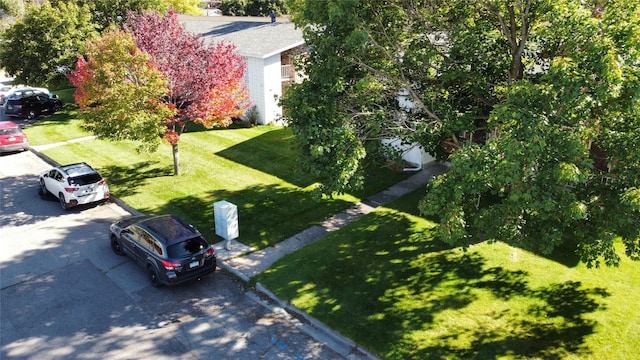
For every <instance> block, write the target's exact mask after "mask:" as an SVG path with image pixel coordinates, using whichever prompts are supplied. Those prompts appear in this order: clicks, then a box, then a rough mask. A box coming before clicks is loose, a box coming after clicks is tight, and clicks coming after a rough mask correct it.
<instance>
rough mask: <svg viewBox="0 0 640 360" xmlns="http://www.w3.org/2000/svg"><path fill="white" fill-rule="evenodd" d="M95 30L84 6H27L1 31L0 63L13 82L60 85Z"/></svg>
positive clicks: (69, 4)
mask: <svg viewBox="0 0 640 360" xmlns="http://www.w3.org/2000/svg"><path fill="white" fill-rule="evenodd" d="M96 34H97V33H96V29H95V26H94V24H93V22H92V20H91V14H90V12H89V8H88V7H86V6H78V5H76V3H74V2H60V4H59V5H58V6H55V7H52V6H51V5H49V4H48V3H45V4H44V5H42V6H30V7H29V8H28V10H27V13H26V14H25V16H24V18H22V19H20V20H18V21H17V22H16V23H14V24H12V25H11V26H10V27H9V28H8V29H7V30H6V31H5V32H4V33H3V34H2V42H0V63H2V66H3V67H4V69H5V70H6V72H7V73H8V74H9V75H11V76H13V77H14V78H15V80H14V82H15V83H22V84H28V85H32V86H49V85H52V86H56V85H57V86H59V85H60V84H62V83H64V80H65V74H66V73H67V72H68V70H69V69H71V68H72V67H73V65H74V63H75V60H76V54H77V53H78V52H82V51H83V47H84V42H85V41H86V40H87V39H90V38H92V37H93V36H95V35H96ZM67 84H68V83H67ZM57 86H56V87H57Z"/></svg>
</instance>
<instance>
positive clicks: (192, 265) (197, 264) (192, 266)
mask: <svg viewBox="0 0 640 360" xmlns="http://www.w3.org/2000/svg"><path fill="white" fill-rule="evenodd" d="M198 266H200V261H192V262H191V263H189V269H193V268H194V267H198Z"/></svg>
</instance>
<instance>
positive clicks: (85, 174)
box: [40, 163, 109, 210]
mask: <svg viewBox="0 0 640 360" xmlns="http://www.w3.org/2000/svg"><path fill="white" fill-rule="evenodd" d="M40 189H42V194H43V195H47V194H51V195H53V196H55V197H57V198H58V200H59V201H60V206H62V208H63V209H65V210H67V209H69V208H70V207H72V206H76V205H81V204H90V203H93V202H96V201H101V200H106V199H108V198H109V185H107V181H106V180H105V179H103V178H102V176H100V174H98V172H97V171H95V170H94V169H93V168H92V167H91V166H89V165H87V164H86V163H77V164H71V165H65V166H60V167H57V168H53V169H51V170H48V171H47V172H45V173H43V174H42V175H40Z"/></svg>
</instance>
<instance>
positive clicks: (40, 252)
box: [0, 152, 343, 359]
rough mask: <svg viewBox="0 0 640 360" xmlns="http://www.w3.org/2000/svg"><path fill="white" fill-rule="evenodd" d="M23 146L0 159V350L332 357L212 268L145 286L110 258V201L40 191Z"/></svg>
mask: <svg viewBox="0 0 640 360" xmlns="http://www.w3.org/2000/svg"><path fill="white" fill-rule="evenodd" d="M47 168H49V166H48V165H47V164H46V163H45V162H43V161H42V160H41V159H40V158H38V157H37V156H36V155H34V154H33V153H31V152H24V153H18V154H9V155H2V156H0V319H1V321H0V339H1V340H0V341H1V343H0V351H1V352H0V358H2V359H36V358H37V359H73V358H82V359H143V358H144V359H146V358H152V359H339V358H343V357H342V356H340V355H339V354H337V353H335V352H334V351H332V350H331V349H330V348H328V347H327V346H325V345H324V344H322V343H320V342H318V341H315V340H314V339H313V338H312V337H310V336H309V335H308V334H306V333H305V332H303V331H301V330H300V328H299V326H298V325H297V324H296V323H295V321H290V320H289V319H287V318H285V317H283V316H280V315H279V314H278V313H277V312H274V311H272V310H270V309H269V308H267V307H265V306H263V305H262V304H260V303H259V302H257V301H255V300H254V299H253V298H252V297H250V296H248V295H247V293H245V291H244V289H243V285H242V284H240V283H238V282H236V281H235V280H234V279H233V278H231V277H229V276H227V274H226V273H225V272H223V271H221V270H217V271H216V273H215V274H212V275H211V276H209V277H205V278H203V279H202V280H200V281H195V282H192V283H188V284H185V285H180V286H177V287H162V288H153V287H151V286H150V284H149V282H148V280H147V278H146V276H145V274H144V271H143V270H142V269H141V268H140V267H138V265H136V264H135V263H133V262H132V261H131V260H130V259H128V258H126V257H119V256H116V255H115V254H114V253H113V252H112V251H111V249H110V246H109V241H108V235H107V234H108V227H109V224H110V223H111V222H112V221H114V220H116V219H119V218H121V217H123V216H126V215H127V214H128V213H127V212H126V211H125V210H124V209H122V208H120V207H118V206H117V205H116V204H114V203H106V204H103V205H98V206H93V207H84V208H78V209H73V210H71V211H68V212H65V211H63V210H62V209H61V208H60V207H59V205H58V203H57V202H56V200H55V199H53V198H44V199H43V198H41V196H40V194H39V190H38V183H37V176H36V175H37V174H39V173H40V172H41V171H44V170H46V169H47Z"/></svg>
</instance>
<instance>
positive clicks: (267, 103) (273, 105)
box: [245, 54, 282, 125]
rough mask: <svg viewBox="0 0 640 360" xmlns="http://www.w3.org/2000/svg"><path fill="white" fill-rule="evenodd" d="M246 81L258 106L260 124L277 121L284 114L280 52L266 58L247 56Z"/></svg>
mask: <svg viewBox="0 0 640 360" xmlns="http://www.w3.org/2000/svg"><path fill="white" fill-rule="evenodd" d="M245 60H246V62H247V73H246V78H245V82H246V84H247V87H248V89H249V95H250V96H251V101H253V104H254V105H255V106H256V109H257V110H258V115H259V120H258V123H259V124H263V125H264V124H271V123H276V122H277V121H278V120H279V119H280V117H281V116H282V109H281V108H280V107H279V106H278V99H279V98H280V97H281V96H282V83H281V81H282V80H281V75H280V54H277V55H273V56H270V57H267V58H265V59H260V58H254V57H247V58H245Z"/></svg>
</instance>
